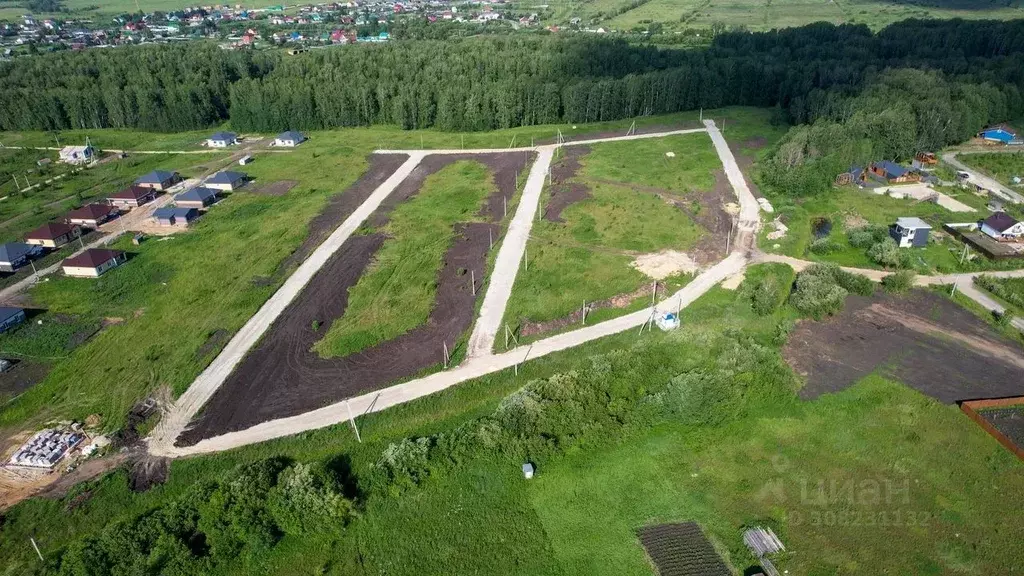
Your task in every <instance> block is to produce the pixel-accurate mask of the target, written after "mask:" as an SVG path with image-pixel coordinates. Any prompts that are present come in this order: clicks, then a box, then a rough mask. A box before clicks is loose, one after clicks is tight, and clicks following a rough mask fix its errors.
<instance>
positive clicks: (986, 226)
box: [978, 212, 1024, 242]
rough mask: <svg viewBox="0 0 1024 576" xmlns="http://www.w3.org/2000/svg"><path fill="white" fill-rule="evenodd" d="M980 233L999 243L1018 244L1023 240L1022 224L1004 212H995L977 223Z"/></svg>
mask: <svg viewBox="0 0 1024 576" xmlns="http://www.w3.org/2000/svg"><path fill="white" fill-rule="evenodd" d="M978 226H979V228H981V231H982V232H984V233H985V234H987V235H988V236H989V237H991V238H994V239H995V240H998V241H1000V242H1018V241H1020V240H1022V239H1024V222H1018V221H1017V220H1016V219H1015V218H1013V217H1012V216H1010V215H1009V214H1007V213H1006V212H996V213H994V214H992V215H991V216H989V217H988V218H986V219H984V220H982V221H981V222H979V223H978Z"/></svg>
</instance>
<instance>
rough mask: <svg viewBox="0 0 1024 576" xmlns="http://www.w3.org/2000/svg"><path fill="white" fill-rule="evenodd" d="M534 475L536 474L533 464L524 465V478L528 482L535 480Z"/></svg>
mask: <svg viewBox="0 0 1024 576" xmlns="http://www.w3.org/2000/svg"><path fill="white" fill-rule="evenodd" d="M533 473H534V468H533V464H530V463H529V462H527V463H526V464H523V478H526V479H527V480H529V479H530V478H533Z"/></svg>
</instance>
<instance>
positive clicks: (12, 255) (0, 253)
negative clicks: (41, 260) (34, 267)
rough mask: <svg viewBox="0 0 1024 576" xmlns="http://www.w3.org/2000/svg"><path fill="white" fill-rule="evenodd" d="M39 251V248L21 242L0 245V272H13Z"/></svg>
mask: <svg viewBox="0 0 1024 576" xmlns="http://www.w3.org/2000/svg"><path fill="white" fill-rule="evenodd" d="M40 250H41V249H40V248H39V246H33V245H31V244H25V243H23V242H8V243H6V244H2V245H0V272H14V271H15V270H17V269H18V268H21V267H22V266H24V265H25V264H28V261H29V258H32V257H33V256H35V255H36V254H37V253H38V252H39V251H40Z"/></svg>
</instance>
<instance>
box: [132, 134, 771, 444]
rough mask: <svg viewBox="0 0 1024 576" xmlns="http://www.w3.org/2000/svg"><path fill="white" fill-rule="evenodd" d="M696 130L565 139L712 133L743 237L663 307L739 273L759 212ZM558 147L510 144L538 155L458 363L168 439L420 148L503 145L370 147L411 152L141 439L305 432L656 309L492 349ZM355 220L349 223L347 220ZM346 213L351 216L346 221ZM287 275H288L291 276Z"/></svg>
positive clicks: (687, 300) (732, 166) (681, 303)
mask: <svg viewBox="0 0 1024 576" xmlns="http://www.w3.org/2000/svg"><path fill="white" fill-rule="evenodd" d="M705 125H706V128H705V129H695V130H676V131H670V132H663V133H653V134H637V135H629V136H620V137H612V138H600V139H595V140H581V141H575V142H571V143H566V145H587V144H593V143H595V142H615V141H622V140H636V139H641V138H659V137H663V136H671V135H675V134H688V133H695V132H703V131H705V130H706V131H708V132H709V133H710V134H711V135H712V142H713V143H714V144H715V150H716V151H717V152H718V154H719V156H720V158H721V159H722V164H723V165H724V166H726V167H727V168H726V170H727V174H730V176H729V181H730V183H732V184H733V185H734V187H736V188H734V189H735V190H736V193H737V199H738V200H739V203H740V214H741V225H740V227H739V228H738V229H737V236H738V237H740V236H744V237H745V238H747V240H746V241H743V242H740V241H737V242H735V243H734V246H733V248H734V251H733V253H732V254H730V255H729V256H728V257H727V258H725V259H724V260H722V261H721V262H719V263H718V264H716V265H714V266H712V267H710V268H708V269H707V270H705V271H704V272H703V273H701V274H699V275H698V276H697V277H696V278H695V279H694V280H693V281H691V282H690V283H689V284H687V285H686V286H685V287H683V289H681V290H680V291H679V292H677V293H676V294H674V295H672V296H671V297H669V298H668V299H666V300H664V301H662V302H661V303H660V304H658V305H657V306H656V308H660V309H662V310H677V309H679V308H684V307H686V306H688V305H689V304H691V303H692V302H693V301H695V300H696V299H697V298H699V297H700V296H701V295H703V294H704V293H705V292H707V291H708V290H710V289H711V288H712V287H713V286H715V285H716V284H718V283H720V282H721V281H722V280H724V279H725V278H726V277H728V276H732V275H734V274H737V273H738V272H740V271H742V270H743V268H744V267H745V266H746V264H747V256H746V252H747V246H749V244H750V240H751V239H752V238H753V236H754V232H755V231H756V228H757V224H758V222H759V219H758V206H757V202H756V200H755V199H754V195H753V194H752V193H751V192H750V190H749V189H748V188H747V186H746V182H745V180H744V179H743V174H742V172H740V171H739V166H738V164H737V163H736V160H735V158H734V157H733V155H732V151H731V150H730V149H729V147H728V145H727V144H726V142H725V139H724V138H722V137H721V133H720V132H719V131H718V129H717V127H715V125H714V122H710V121H707V122H705ZM558 146H559V145H557V144H555V145H544V146H537V147H533V148H526V149H512V150H511V151H516V150H520V151H521V150H529V151H536V152H537V153H538V158H537V160H536V161H535V163H534V166H533V167H532V168H531V171H530V175H529V177H528V180H527V183H526V186H525V188H524V191H523V198H522V199H521V200H520V206H519V208H518V209H517V211H516V214H515V215H514V217H513V221H512V223H511V224H510V226H509V231H508V233H507V234H506V236H505V240H504V241H503V243H502V246H501V248H500V249H499V252H498V257H497V259H496V261H495V270H494V272H493V273H492V277H491V280H490V284H489V287H488V292H487V294H486V295H485V296H484V303H483V305H482V307H481V315H480V318H479V319H478V320H477V326H476V328H475V329H474V332H473V334H472V335H471V340H470V346H469V354H467V359H466V360H465V361H464V362H463V363H462V364H461V365H459V366H458V367H455V368H453V369H450V370H446V371H443V372H438V373H435V374H431V375H429V376H426V377H424V378H419V379H416V380H412V381H410V382H405V383H403V384H397V385H395V386H391V387H388V388H385V389H382V390H379V391H376V392H371V393H369V394H365V395H362V396H358V397H355V398H351V399H349V400H346V401H344V402H339V403H336V404H333V405H330V406H326V407H324V408H321V409H319V410H314V411H312V412H307V413H305V414H301V415H298V416H294V417H290V418H280V419H277V420H271V421H269V422H264V423H262V424H258V425H256V426H253V427H251V428H248V429H246V430H241V431H238V432H231V433H228V434H224V435H221V436H217V437H214V438H208V439H206V440H202V441H200V442H199V443H197V444H195V445H193V446H187V447H177V446H174V440H175V438H177V436H178V434H179V433H180V432H181V431H182V430H184V427H185V426H186V425H187V424H188V422H189V421H190V420H191V418H192V416H194V415H195V414H196V413H197V412H198V411H199V409H200V408H202V406H203V404H205V403H206V401H207V400H209V398H210V397H211V396H212V395H213V393H214V391H216V389H217V387H219V386H220V384H221V383H222V382H223V381H224V379H225V378H227V376H228V375H229V374H230V372H231V370H232V369H233V368H234V366H235V365H236V364H237V363H238V362H239V361H240V360H241V358H242V357H243V356H244V355H245V353H246V352H247V351H248V350H249V348H250V347H251V346H252V345H254V344H255V342H256V341H257V340H258V339H259V337H260V336H261V335H262V334H263V333H264V332H265V331H266V330H267V329H268V328H269V326H270V325H271V324H272V323H273V321H274V319H275V318H277V316H278V315H280V314H281V312H282V311H283V310H284V308H285V307H286V306H287V304H288V303H289V302H291V300H292V299H294V298H295V296H296V295H297V294H298V292H299V291H300V290H301V288H302V286H304V285H305V283H306V282H308V281H309V279H310V278H311V277H312V275H313V274H315V272H316V271H317V270H319V268H320V266H322V264H323V263H324V262H326V260H327V258H328V257H329V256H330V254H332V253H333V252H334V251H335V250H337V248H338V247H340V246H341V244H342V243H343V242H344V241H345V239H347V238H348V235H349V234H350V233H351V232H350V231H349V232H347V233H346V232H345V230H347V229H348V228H351V229H352V230H354V229H355V228H356V227H357V226H358V225H359V224H360V223H361V222H362V220H363V219H364V218H365V217H366V216H368V215H369V214H370V213H371V212H372V211H373V210H374V209H376V207H377V205H379V204H380V201H381V200H383V198H384V197H386V196H387V195H388V194H389V193H390V192H391V190H393V189H394V188H395V187H396V186H397V185H398V183H399V182H401V181H402V180H403V179H404V178H405V177H406V176H407V175H408V174H409V173H410V172H411V171H412V169H413V168H414V167H415V166H416V164H418V163H419V161H420V159H421V158H422V157H423V156H426V155H428V154H466V153H473V152H480V153H487V154H491V153H495V152H508V151H510V150H509V149H502V150H490V149H488V150H462V149H459V150H415V151H409V150H394V151H380V152H379V153H387V152H392V153H402V154H410V160H409V161H407V162H406V164H403V165H402V167H400V168H399V170H398V171H396V172H395V174H393V175H392V176H391V178H389V179H388V180H387V181H385V183H384V184H382V185H381V186H380V188H378V189H377V190H376V191H374V193H373V195H371V197H370V199H368V200H367V201H366V203H364V204H363V205H362V206H360V208H359V210H357V212H356V213H354V214H353V215H352V216H351V217H350V218H349V220H346V221H345V223H343V224H342V226H341V227H340V228H339V229H338V230H336V231H335V233H334V234H332V235H331V237H330V238H329V239H328V240H327V241H325V242H324V244H322V245H321V246H320V247H319V248H317V250H316V251H315V252H314V253H313V255H311V256H310V258H309V259H307V260H306V262H303V264H302V265H301V266H300V267H299V270H297V271H296V272H295V274H293V275H292V277H290V278H289V279H288V281H287V282H286V283H285V285H284V286H283V287H282V288H281V289H280V290H278V292H277V293H275V294H274V295H273V296H272V297H271V299H270V300H269V301H268V302H267V303H266V304H264V306H263V307H262V308H261V309H260V310H259V312H257V313H256V315H255V316H253V318H251V319H250V320H249V322H247V323H246V324H245V326H243V327H242V330H240V331H239V333H238V334H236V335H235V337H234V338H232V340H231V341H230V342H229V343H228V346H227V347H225V349H224V351H223V352H221V354H220V355H219V356H218V357H217V358H216V359H215V360H214V361H213V363H212V364H211V365H210V366H209V367H208V368H207V369H206V370H204V371H203V373H202V374H200V376H199V378H197V379H196V381H195V382H194V383H193V384H192V386H191V387H190V388H189V389H188V390H187V391H186V392H185V394H183V395H182V397H181V398H179V399H178V402H177V403H176V404H175V406H174V408H173V409H172V410H171V411H170V413H169V414H167V415H165V416H164V418H163V419H162V420H161V422H160V424H159V425H158V426H157V429H156V430H155V431H154V433H153V435H152V436H151V437H150V439H149V449H150V452H151V453H153V454H155V455H160V456H171V457H178V456H186V455H189V454H198V453H206V452H216V451H220V450H227V449H231V448H237V447H239V446H244V445H247V444H252V443H255V442H263V441H266V440H270V439H273V438H280V437H282V436H289V435H292V434H298V433H300V432H304V431H306V430H313V429H316V428H322V427H324V426H330V425H333V424H337V423H339V422H344V421H345V420H347V419H349V418H350V415H354V416H358V415H360V414H364V413H367V412H376V411H379V410H383V409H385V408H389V407H392V406H396V405H399V404H402V403H405V402H409V401H411V400H415V399H417V398H421V397H423V396H426V395H428V394H433V393H434V392H438V391H440V390H444V389H445V388H449V387H451V386H454V385H456V384H459V383H462V382H465V381H467V380H471V379H473V378H478V377H480V376H484V375H486V374H490V373H493V372H497V371H499V370H505V369H509V368H513V367H514V366H516V365H517V364H520V363H522V362H526V361H527V360H529V359H531V358H537V357H540V356H544V355H547V354H551V353H554V352H558V351H561V350H566V349H569V348H572V347H574V346H578V345H580V344H584V343H586V342H590V341H592V340H596V339H598V338H603V337H605V336H610V335H612V334H617V333H619V332H623V331H625V330H629V329H633V328H638V327H640V326H642V325H644V324H645V323H647V322H648V320H650V319H651V317H652V314H653V313H654V312H655V309H654V307H652V308H647V309H645V310H640V311H637V312H633V313H631V314H627V315H625V316H621V317H618V318H614V319H612V320H608V321H606V322H601V323H599V324H594V325H592V326H587V327H584V328H581V329H579V330H574V331H572V332H567V333H564V334H559V335H556V336H552V337H550V338H546V339H543V340H539V341H537V342H534V343H533V344H530V345H526V346H522V347H519V348H516V349H513V350H510V351H508V352H505V353H502V354H493V353H492V349H493V344H494V338H495V335H496V334H497V331H498V329H499V328H500V325H501V320H502V317H503V316H504V313H505V305H506V304H507V302H508V298H509V295H510V294H511V290H512V285H513V283H514V282H515V275H516V273H517V271H518V268H519V262H520V260H521V258H522V255H523V251H524V250H525V248H526V241H527V239H528V236H529V231H530V228H531V226H532V222H533V219H534V218H533V217H534V214H535V213H536V210H537V206H538V204H539V200H540V193H541V190H542V189H543V180H544V177H545V176H546V173H547V167H548V166H550V163H551V158H552V155H553V153H554V149H555V148H557V147H558ZM356 219H358V221H356ZM350 221H352V223H351V225H350ZM293 281H294V282H293Z"/></svg>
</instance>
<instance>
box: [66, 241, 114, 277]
mask: <svg viewBox="0 0 1024 576" xmlns="http://www.w3.org/2000/svg"><path fill="white" fill-rule="evenodd" d="M127 259H128V257H127V255H125V253H124V252H122V251H120V250H107V249H105V248H89V249H88V250H85V251H83V252H82V253H81V254H79V255H77V256H72V257H71V258H68V259H66V260H64V262H63V264H61V268H62V269H63V270H64V274H65V275H66V276H74V277H76V278H97V277H99V276H101V275H103V273H105V272H107V271H108V270H110V269H112V268H115V267H117V266H118V265H120V264H123V263H124V262H125V261H126V260H127Z"/></svg>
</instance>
